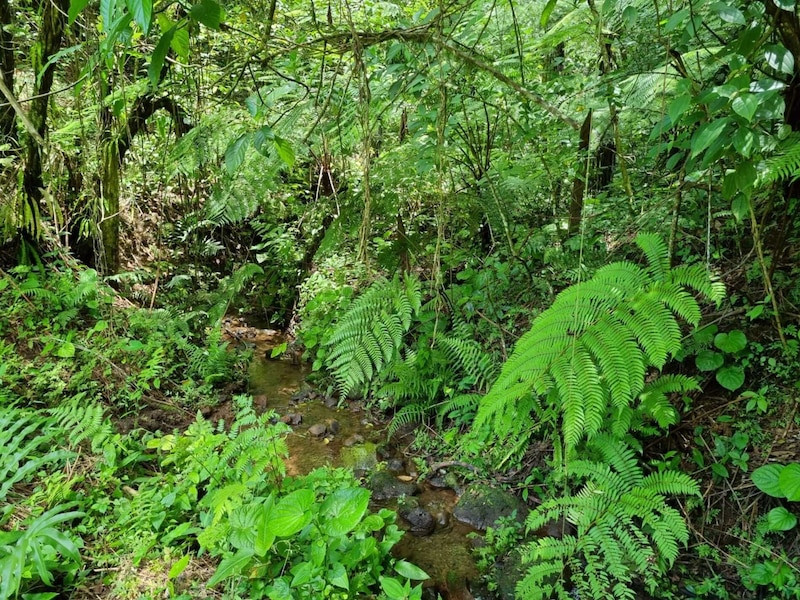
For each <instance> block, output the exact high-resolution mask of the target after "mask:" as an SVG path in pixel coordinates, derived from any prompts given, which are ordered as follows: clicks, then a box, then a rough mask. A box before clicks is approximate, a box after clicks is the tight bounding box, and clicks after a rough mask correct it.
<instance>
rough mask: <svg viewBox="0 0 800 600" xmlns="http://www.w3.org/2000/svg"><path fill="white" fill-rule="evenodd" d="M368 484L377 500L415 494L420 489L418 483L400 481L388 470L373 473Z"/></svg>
mask: <svg viewBox="0 0 800 600" xmlns="http://www.w3.org/2000/svg"><path fill="white" fill-rule="evenodd" d="M366 485H367V488H368V489H369V490H371V491H372V497H373V499H375V500H389V499H391V498H399V497H401V496H413V495H414V494H416V493H417V492H418V491H419V490H418V488H417V486H416V484H414V483H410V482H406V481H400V480H399V479H397V478H396V477H395V476H394V475H392V474H391V473H389V472H388V471H378V472H377V473H373V474H372V476H371V477H370V478H369V480H368V481H367V484H366Z"/></svg>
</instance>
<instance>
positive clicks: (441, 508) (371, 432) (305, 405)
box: [250, 345, 485, 600]
mask: <svg viewBox="0 0 800 600" xmlns="http://www.w3.org/2000/svg"><path fill="white" fill-rule="evenodd" d="M257 348H258V345H257ZM265 356H266V352H265V351H264V350H262V349H258V350H257V351H256V353H255V357H254V359H253V361H252V363H251V367H250V393H251V394H252V395H253V398H254V404H255V406H256V408H257V410H261V411H264V410H275V411H276V412H277V413H278V414H279V415H281V416H282V417H283V419H284V420H285V421H288V422H289V424H290V425H291V426H292V428H293V431H294V432H293V433H292V434H290V435H289V436H288V438H287V444H288V447H289V458H288V460H287V463H286V469H287V474H289V475H303V474H306V473H309V472H310V471H312V470H313V469H315V468H317V467H322V466H331V467H351V468H353V469H354V470H355V472H356V474H357V475H359V476H364V477H365V478H368V477H369V475H370V473H371V472H372V471H373V470H374V468H375V467H376V464H377V462H378V461H381V462H382V463H383V465H384V466H387V467H389V468H390V469H391V470H392V472H393V475H394V477H395V478H396V479H397V481H398V482H401V483H413V484H416V486H417V489H418V492H419V493H418V494H416V495H415V496H414V502H415V504H416V505H418V506H419V507H421V508H423V509H425V510H426V511H428V512H429V513H430V514H432V515H434V516H435V519H436V522H435V526H434V527H433V529H432V531H431V532H430V533H428V532H427V531H426V532H425V533H426V534H427V535H415V534H412V533H411V532H410V531H408V530H410V529H412V525H411V523H409V522H408V521H406V520H405V519H403V518H398V525H399V526H400V527H401V528H403V529H406V530H407V532H406V534H405V535H404V536H403V539H402V540H401V541H400V542H399V543H398V544H397V545H396V546H395V548H394V553H395V555H396V556H397V557H398V558H404V559H407V560H410V561H411V562H413V563H415V564H417V565H419V566H420V567H421V568H422V569H424V570H425V571H426V572H427V573H428V574H429V575H430V576H431V580H430V581H429V582H427V583H426V585H427V586H429V587H431V588H435V589H436V590H437V592H439V593H441V594H442V597H443V598H450V599H457V600H469V599H471V598H478V596H473V595H472V594H471V593H470V592H469V590H468V584H469V582H474V581H477V576H478V572H477V569H476V567H475V562H474V560H473V558H472V555H471V551H470V549H471V544H472V542H471V540H470V538H468V537H467V536H468V534H470V533H471V532H473V531H475V530H474V529H473V528H471V527H470V526H468V525H465V524H463V523H460V522H459V521H457V520H456V519H454V518H453V517H452V512H453V508H454V506H455V504H456V501H457V500H458V496H457V494H456V492H455V491H454V490H453V489H450V488H437V487H434V486H433V485H431V484H430V483H429V482H427V481H422V480H420V478H418V477H417V473H416V469H415V468H414V466H413V461H411V459H410V457H407V456H404V455H403V454H402V450H399V449H398V448H397V447H396V446H393V445H391V444H389V443H388V440H387V431H386V429H387V424H386V423H382V422H381V421H379V420H378V419H376V418H375V417H374V416H373V415H371V414H369V412H368V411H365V410H364V409H363V408H362V407H361V406H360V405H358V404H351V405H350V406H348V407H343V408H339V407H337V406H336V404H335V402H334V401H333V399H330V398H327V399H326V398H323V397H320V396H318V395H317V394H316V393H315V392H314V391H313V390H311V389H310V388H308V386H307V385H306V384H305V382H304V380H305V377H306V376H307V375H308V369H307V367H304V366H298V365H295V364H293V363H292V362H291V361H288V360H272V359H268V358H266V357H265ZM376 495H377V494H376ZM400 501H402V499H401V500H400ZM373 506H374V508H375V509H379V508H382V507H386V508H391V509H394V510H397V509H398V508H400V509H402V507H399V506H398V499H396V498H395V499H383V500H374V501H373ZM400 512H401V514H403V512H402V510H401V511H400ZM433 597H435V595H434V596H433ZM484 598H485V596H484Z"/></svg>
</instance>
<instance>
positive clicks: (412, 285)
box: [325, 276, 421, 396]
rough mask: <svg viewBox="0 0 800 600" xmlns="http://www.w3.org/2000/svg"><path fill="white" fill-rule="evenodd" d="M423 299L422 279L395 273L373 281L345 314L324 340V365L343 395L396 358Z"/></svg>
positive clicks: (376, 375) (373, 376)
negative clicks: (391, 277) (325, 352)
mask: <svg viewBox="0 0 800 600" xmlns="http://www.w3.org/2000/svg"><path fill="white" fill-rule="evenodd" d="M420 302H421V291H420V284H419V281H418V280H417V279H416V278H414V277H410V276H405V277H404V278H403V279H401V278H400V277H398V276H395V277H394V278H393V279H391V280H381V281H377V282H375V283H373V284H372V285H371V286H370V287H369V289H367V290H366V291H365V292H364V293H363V294H362V295H361V296H359V297H358V298H357V299H356V300H355V301H354V302H353V304H352V305H351V306H350V307H349V308H348V310H347V312H346V313H345V314H344V315H342V317H341V318H340V319H339V321H338V322H337V324H336V326H335V328H334V330H333V332H332V333H331V335H330V337H329V338H328V339H327V340H326V342H325V346H326V347H327V348H328V354H327V356H326V357H325V364H326V366H327V367H328V369H330V371H331V372H332V374H333V376H334V378H335V379H336V382H337V384H338V388H339V392H340V393H341V394H342V396H347V395H348V394H349V393H350V392H351V391H352V390H356V389H358V388H360V387H361V388H363V387H364V386H367V385H369V384H370V383H371V382H372V380H373V378H376V377H379V376H380V375H381V374H382V372H383V370H384V369H385V368H386V367H387V366H388V365H390V364H392V363H393V362H394V361H395V360H396V359H397V356H398V353H399V351H400V347H401V345H402V343H403V336H404V335H405V334H406V333H407V332H408V330H409V328H410V327H411V324H412V318H413V317H414V315H416V314H417V313H418V312H419V309H420Z"/></svg>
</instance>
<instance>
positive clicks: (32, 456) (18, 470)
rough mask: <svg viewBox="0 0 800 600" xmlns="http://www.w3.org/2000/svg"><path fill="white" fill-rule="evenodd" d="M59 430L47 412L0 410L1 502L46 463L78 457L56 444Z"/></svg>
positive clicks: (14, 409)
mask: <svg viewBox="0 0 800 600" xmlns="http://www.w3.org/2000/svg"><path fill="white" fill-rule="evenodd" d="M57 434H58V430H57V429H56V428H55V427H53V421H52V419H50V418H49V417H47V416H46V415H42V414H39V413H36V412H34V411H28V410H23V409H19V408H15V407H5V408H3V412H2V413H0V502H3V501H5V499H6V498H7V497H8V494H9V493H10V492H11V490H12V489H13V487H14V486H15V485H17V484H19V483H22V482H24V481H27V480H28V479H29V477H31V476H32V475H34V474H35V473H36V472H38V471H39V470H40V469H42V468H43V467H45V466H48V467H53V466H56V465H59V466H60V465H61V464H62V463H63V462H64V461H65V460H67V459H69V458H72V457H74V456H75V454H74V453H72V452H68V451H66V450H61V449H51V448H52V447H53V446H55V445H56V439H55V438H56V435H57Z"/></svg>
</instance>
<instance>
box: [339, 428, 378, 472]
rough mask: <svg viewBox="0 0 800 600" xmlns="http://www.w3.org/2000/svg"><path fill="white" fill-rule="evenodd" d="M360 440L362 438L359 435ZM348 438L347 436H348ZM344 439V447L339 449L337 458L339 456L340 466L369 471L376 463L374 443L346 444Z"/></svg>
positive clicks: (362, 439) (357, 470)
mask: <svg viewBox="0 0 800 600" xmlns="http://www.w3.org/2000/svg"><path fill="white" fill-rule="evenodd" d="M358 437H360V438H361V441H362V442H363V441H364V438H363V437H361V436H360V435H359V436H358ZM348 439H349V438H348ZM347 441H348V440H345V443H344V447H343V448H342V449H341V450H340V451H339V458H341V461H342V466H344V467H350V468H351V469H353V471H355V472H356V473H358V472H359V471H361V472H364V471H370V470H372V469H374V468H375V466H376V465H377V464H378V457H377V455H376V453H375V444H373V443H372V442H364V443H363V444H362V443H359V444H351V445H349V446H348V445H347Z"/></svg>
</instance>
